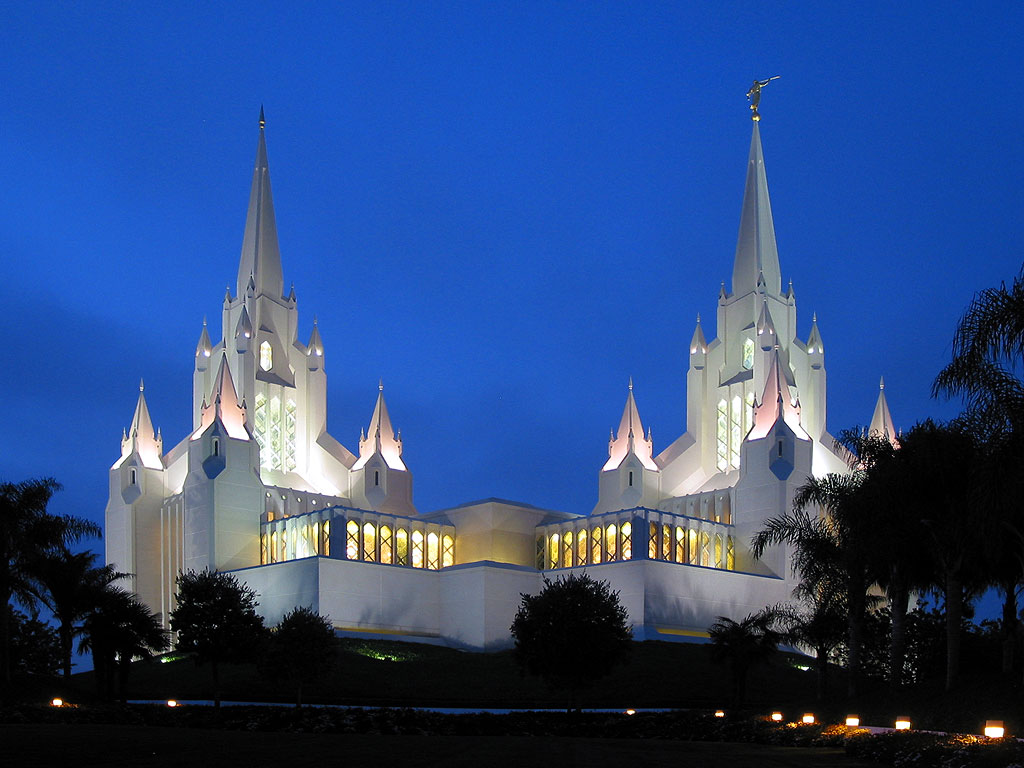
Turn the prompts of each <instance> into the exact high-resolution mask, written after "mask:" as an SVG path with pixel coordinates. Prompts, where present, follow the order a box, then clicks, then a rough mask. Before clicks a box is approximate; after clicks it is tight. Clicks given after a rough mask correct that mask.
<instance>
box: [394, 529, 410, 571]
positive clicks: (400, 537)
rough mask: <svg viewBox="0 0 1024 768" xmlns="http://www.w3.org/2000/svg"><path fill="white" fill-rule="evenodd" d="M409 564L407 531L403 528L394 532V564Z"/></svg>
mask: <svg viewBox="0 0 1024 768" xmlns="http://www.w3.org/2000/svg"><path fill="white" fill-rule="evenodd" d="M408 564H409V533H408V531H406V530H405V528H399V529H398V530H397V531H396V532H395V565H408Z"/></svg>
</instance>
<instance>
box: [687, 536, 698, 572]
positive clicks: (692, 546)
mask: <svg viewBox="0 0 1024 768" xmlns="http://www.w3.org/2000/svg"><path fill="white" fill-rule="evenodd" d="M697 538H698V537H697V531H695V530H694V529H693V528H691V529H690V536H689V541H688V545H689V546H688V549H687V553H688V554H689V556H690V557H689V560H690V564H691V565H696V563H697V559H698V557H697V555H698V549H697Z"/></svg>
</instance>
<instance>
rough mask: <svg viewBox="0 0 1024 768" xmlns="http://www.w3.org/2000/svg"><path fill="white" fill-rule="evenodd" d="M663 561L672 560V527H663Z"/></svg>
mask: <svg viewBox="0 0 1024 768" xmlns="http://www.w3.org/2000/svg"><path fill="white" fill-rule="evenodd" d="M661 559H662V560H671V559H672V526H671V525H662V526H661Z"/></svg>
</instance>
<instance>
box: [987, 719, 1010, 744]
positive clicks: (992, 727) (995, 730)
mask: <svg viewBox="0 0 1024 768" xmlns="http://www.w3.org/2000/svg"><path fill="white" fill-rule="evenodd" d="M1004 733H1006V729H1005V728H1003V721H1002V720H986V721H985V735H986V736H988V737H989V738H990V739H1001V738H1003V734H1004Z"/></svg>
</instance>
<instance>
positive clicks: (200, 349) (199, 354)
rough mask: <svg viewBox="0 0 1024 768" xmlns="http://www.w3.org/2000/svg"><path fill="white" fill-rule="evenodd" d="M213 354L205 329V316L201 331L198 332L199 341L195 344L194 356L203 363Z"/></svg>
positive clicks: (208, 335)
mask: <svg viewBox="0 0 1024 768" xmlns="http://www.w3.org/2000/svg"><path fill="white" fill-rule="evenodd" d="M212 354H213V344H212V343H211V342H210V334H209V332H208V331H207V330H206V318H205V317H204V318H203V332H202V333H200V334H199V343H198V344H196V358H198V359H199V362H200V363H204V362H205V361H206V359H207V358H209V357H210V355H212Z"/></svg>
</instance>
